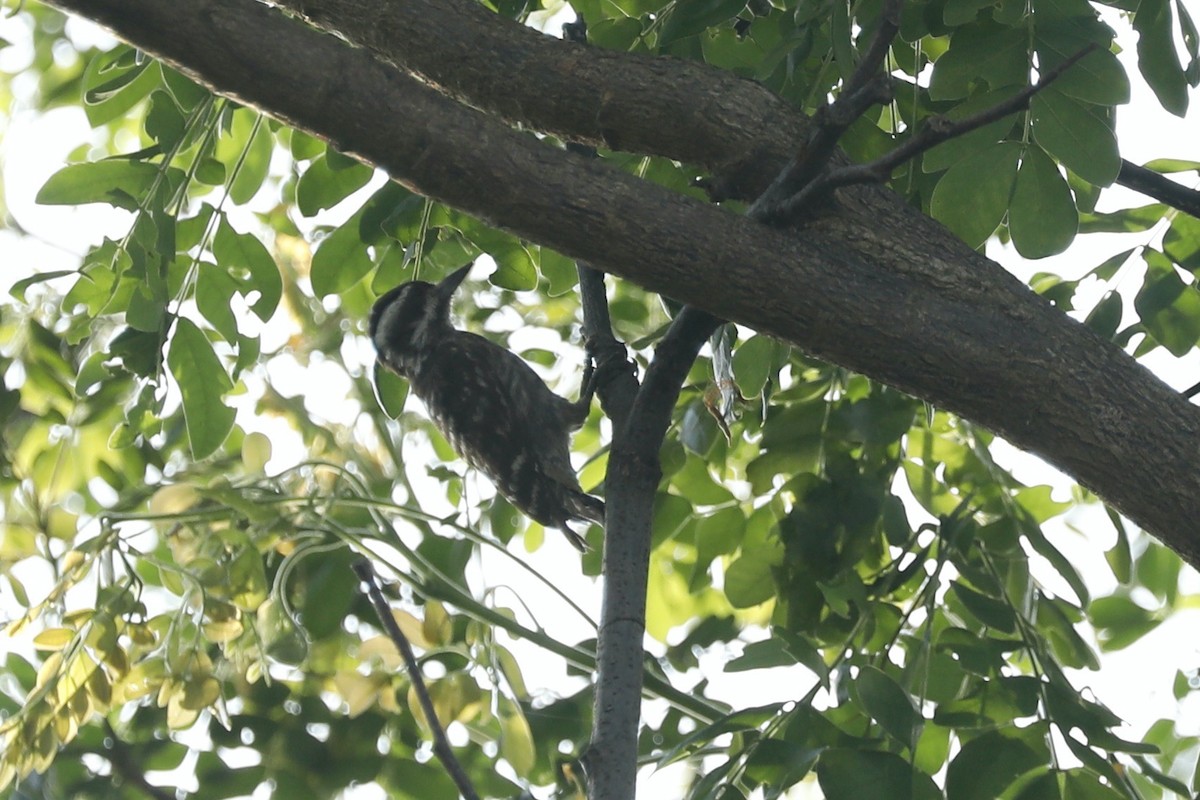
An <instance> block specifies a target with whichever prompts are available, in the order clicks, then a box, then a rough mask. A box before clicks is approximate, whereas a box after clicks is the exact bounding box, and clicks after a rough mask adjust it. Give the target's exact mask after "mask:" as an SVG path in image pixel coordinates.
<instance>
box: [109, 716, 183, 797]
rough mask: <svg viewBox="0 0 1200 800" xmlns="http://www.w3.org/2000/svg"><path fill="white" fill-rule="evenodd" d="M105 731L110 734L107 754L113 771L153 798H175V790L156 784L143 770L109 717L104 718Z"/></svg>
mask: <svg viewBox="0 0 1200 800" xmlns="http://www.w3.org/2000/svg"><path fill="white" fill-rule="evenodd" d="M104 732H105V734H106V735H107V736H108V741H109V744H108V752H107V753H106V754H105V756H106V757H107V758H108V761H109V763H110V764H112V766H113V771H114V772H116V773H117V775H119V776H120V778H121V780H123V781H125V782H126V783H128V784H129V785H130V786H132V787H134V788H136V789H137V790H138V791H140V792H141V793H142V794H144V795H146V796H147V797H149V798H151V800H173V798H174V797H175V795H174V793H173V792H168V791H167V790H166V789H163V788H162V787H160V786H155V785H154V784H153V783H151V782H150V781H149V780H147V778H146V775H145V774H144V773H143V772H142V770H141V767H140V765H139V764H138V763H137V759H136V758H135V757H134V754H133V753H132V752H131V750H130V747H129V745H128V744H126V743H125V741H124V740H123V739H122V738H121V737H120V736H118V735H117V731H116V729H115V728H113V726H112V723H111V722H109V721H108V720H107V719H105V720H104Z"/></svg>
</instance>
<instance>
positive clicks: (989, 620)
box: [950, 581, 1017, 633]
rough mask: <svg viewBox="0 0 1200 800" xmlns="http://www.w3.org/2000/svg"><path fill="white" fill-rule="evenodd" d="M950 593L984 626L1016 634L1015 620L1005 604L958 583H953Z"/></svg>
mask: <svg viewBox="0 0 1200 800" xmlns="http://www.w3.org/2000/svg"><path fill="white" fill-rule="evenodd" d="M950 591H952V592H954V596H955V597H956V598H957V599H958V601H959V602H960V603H962V604H963V607H964V608H966V609H967V611H969V612H971V616H973V617H975V619H977V620H979V621H980V622H982V623H983V624H984V625H987V626H988V627H990V628H995V629H996V630H998V631H1003V632H1004V633H1015V632H1016V630H1017V619H1016V617H1015V616H1014V615H1013V612H1012V609H1011V608H1009V607H1008V605H1007V604H1006V603H1003V602H1001V601H1000V600H997V599H995V598H993V597H988V596H987V595H985V594H981V593H980V592H977V591H975V590H974V589H971V588H970V587H968V586H964V585H963V584H962V583H959V582H958V581H955V582H954V584H953V585H952V586H951V587H950Z"/></svg>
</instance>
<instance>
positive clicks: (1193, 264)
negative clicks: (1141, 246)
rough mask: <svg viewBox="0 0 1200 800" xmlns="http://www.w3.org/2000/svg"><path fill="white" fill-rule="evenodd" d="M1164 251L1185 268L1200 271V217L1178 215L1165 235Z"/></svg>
mask: <svg viewBox="0 0 1200 800" xmlns="http://www.w3.org/2000/svg"><path fill="white" fill-rule="evenodd" d="M1163 252H1164V253H1165V254H1166V255H1167V256H1168V257H1170V259H1171V260H1172V261H1174V262H1175V263H1176V264H1178V265H1179V266H1181V267H1183V268H1184V269H1186V270H1191V271H1192V272H1200V219H1196V218H1195V217H1193V216H1191V215H1190V214H1178V215H1176V217H1175V219H1173V220H1171V227H1170V228H1168V229H1167V233H1166V235H1165V236H1164V237H1163Z"/></svg>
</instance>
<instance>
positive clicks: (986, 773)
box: [946, 723, 1050, 800]
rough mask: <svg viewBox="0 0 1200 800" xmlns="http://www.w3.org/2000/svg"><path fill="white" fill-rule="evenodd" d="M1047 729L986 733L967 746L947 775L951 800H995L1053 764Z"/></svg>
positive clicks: (947, 786)
mask: <svg viewBox="0 0 1200 800" xmlns="http://www.w3.org/2000/svg"><path fill="white" fill-rule="evenodd" d="M1044 729H1045V725H1044V723H1043V724H1038V725H1031V726H1030V727H1028V728H1024V729H1022V730H1020V731H1013V730H1011V729H1010V730H1005V731H1003V732H1001V731H993V732H990V733H985V734H983V735H982V736H980V737H978V738H976V739H972V740H971V741H969V742H967V743H966V744H965V745H963V748H962V750H960V751H959V752H958V755H956V756H955V757H954V760H953V761H951V762H950V769H949V770H948V771H947V773H946V798H947V800H995V798H997V797H1000V796H1001V795H1002V794H1003V793H1004V791H1005V790H1006V789H1008V787H1010V786H1012V785H1013V784H1014V783H1015V782H1016V781H1017V779H1018V778H1020V777H1021V776H1022V775H1024V774H1025V773H1027V772H1029V771H1030V770H1033V769H1037V768H1038V767H1041V766H1044V765H1045V764H1047V763H1049V761H1050V753H1049V751H1048V750H1047V749H1046V744H1045V742H1044V741H1042V736H1044Z"/></svg>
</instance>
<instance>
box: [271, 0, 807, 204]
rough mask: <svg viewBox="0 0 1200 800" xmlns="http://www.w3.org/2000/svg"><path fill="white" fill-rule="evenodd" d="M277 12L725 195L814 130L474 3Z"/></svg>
mask: <svg viewBox="0 0 1200 800" xmlns="http://www.w3.org/2000/svg"><path fill="white" fill-rule="evenodd" d="M274 2H275V3H276V5H279V6H281V7H283V8H287V9H289V10H291V11H295V12H296V13H299V14H301V15H302V16H304V17H305V18H306V19H308V20H309V21H311V22H312V23H313V24H314V25H317V26H318V27H321V28H324V29H326V30H330V31H335V32H337V34H338V35H339V36H343V37H345V38H346V39H347V40H348V41H350V42H352V43H354V44H355V45H357V46H360V47H363V48H365V49H367V50H368V51H370V52H371V53H373V54H375V55H376V56H377V57H378V58H380V59H381V60H383V61H385V62H387V63H390V64H395V65H396V66H398V67H400V68H402V69H404V70H406V71H408V72H412V73H413V74H416V75H420V76H421V77H422V78H423V79H424V80H426V81H428V82H429V83H431V84H433V85H434V86H437V87H439V88H440V89H441V90H442V91H444V92H446V93H447V94H448V95H450V96H451V97H455V98H458V99H460V100H463V101H465V102H467V103H468V104H470V105H471V106H474V107H475V108H480V109H483V110H485V111H487V112H489V113H490V114H494V115H496V116H499V117H501V118H503V119H506V120H508V121H509V122H513V123H517V124H519V125H521V126H522V127H524V128H530V129H533V130H537V131H542V132H545V133H551V134H555V135H556V136H559V137H560V138H563V139H569V140H573V141H577V142H581V143H584V144H591V145H595V146H605V147H609V148H612V149H614V150H627V151H630V152H635V153H648V154H654V155H666V156H669V157H670V158H674V159H676V160H679V161H685V162H688V163H691V164H699V165H702V166H704V167H705V168H706V169H707V170H709V171H710V172H713V173H716V174H717V175H718V180H717V181H716V184H717V185H716V186H715V188H714V191H715V192H716V193H718V194H720V195H721V196H724V197H736V198H743V199H753V198H754V197H757V196H758V195H759V194H760V193H761V192H762V190H763V189H765V188H766V186H767V184H768V183H770V182H771V179H772V178H774V177H775V175H776V174H777V173H778V172H779V170H780V168H782V167H783V165H784V164H786V163H787V160H788V158H789V157H790V156H791V155H792V152H793V150H794V149H795V145H796V142H801V141H804V137H805V133H806V131H808V129H809V123H808V121H807V119H806V118H805V117H804V116H803V115H801V114H798V113H797V112H796V111H795V109H793V108H791V107H790V106H788V105H787V104H786V103H785V102H784V101H783V100H781V99H780V98H779V97H777V96H775V95H774V94H773V93H772V92H771V91H769V90H768V89H766V88H765V87H763V86H762V85H760V84H758V83H755V82H753V81H748V80H745V79H743V78H738V77H736V76H734V75H731V74H729V73H726V72H721V71H719V70H714V69H712V68H710V67H707V66H704V65H702V64H697V63H695V62H691V61H683V60H680V59H674V58H657V57H653V56H647V55H640V54H634V53H616V52H612V51H608V50H602V49H600V48H596V47H586V48H584V47H575V46H573V44H572V43H570V42H564V41H562V40H560V39H555V38H553V37H550V36H546V35H544V34H542V33H539V32H538V31H535V30H533V29H532V28H528V27H525V26H523V25H520V24H518V23H516V22H514V21H512V20H509V19H505V18H503V17H499V16H497V15H496V14H494V13H492V12H491V11H489V10H488V9H487V8H486V7H485V6H484V5H483V4H481V3H478V2H475V0H405V2H403V3H385V2H380V0H274ZM668 151H670V152H668Z"/></svg>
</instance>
